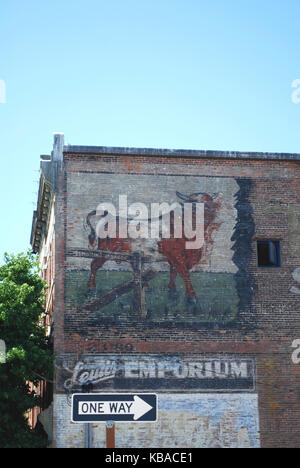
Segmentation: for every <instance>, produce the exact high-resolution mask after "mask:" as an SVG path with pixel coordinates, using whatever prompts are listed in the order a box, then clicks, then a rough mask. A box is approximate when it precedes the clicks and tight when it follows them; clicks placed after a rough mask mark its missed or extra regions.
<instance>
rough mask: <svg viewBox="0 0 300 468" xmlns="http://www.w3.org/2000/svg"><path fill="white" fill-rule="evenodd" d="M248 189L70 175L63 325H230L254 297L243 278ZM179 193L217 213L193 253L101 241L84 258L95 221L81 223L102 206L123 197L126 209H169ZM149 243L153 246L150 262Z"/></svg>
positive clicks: (176, 179) (238, 183) (171, 179)
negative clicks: (84, 321) (199, 198)
mask: <svg viewBox="0 0 300 468" xmlns="http://www.w3.org/2000/svg"><path fill="white" fill-rule="evenodd" d="M124 187H126V189H125V190H124ZM249 190H250V182H249V181H248V180H245V179H244V180H237V179H234V178H225V177H186V176H162V175H160V176H149V175H141V174H140V175H133V174H132V175H128V174H126V175H123V174H110V175H108V174H101V173H89V174H84V173H78V174H77V173H76V174H69V176H68V193H69V194H72V195H69V197H70V196H71V197H72V198H71V199H68V205H69V206H68V210H67V213H68V223H67V228H68V229H67V255H68V262H67V265H68V267H67V273H66V305H67V311H69V316H67V318H66V323H70V324H71V323H72V320H73V318H74V317H75V316H76V313H81V314H82V313H83V314H85V315H86V317H88V321H89V324H90V325H91V326H93V325H94V326H95V327H97V326H99V325H100V324H101V325H103V324H105V323H107V324H111V323H117V324H123V323H124V324H126V323H127V324H128V323H130V322H135V321H143V322H145V323H147V324H149V325H155V326H161V325H162V326H167V325H174V323H176V324H177V325H178V326H183V325H184V326H186V325H196V326H199V325H201V326H207V327H211V326H215V325H216V324H220V325H222V326H232V325H233V324H234V323H236V322H237V320H238V317H239V312H240V310H242V309H244V308H245V307H248V306H249V304H250V301H251V295H252V290H253V287H252V286H253V281H252V279H251V277H250V276H249V273H248V262H249V259H250V257H251V247H250V242H249V239H250V238H251V235H252V233H253V220H252V210H251V207H250V204H249V202H248V194H249ZM124 191H125V192H126V193H124ZM178 192H179V193H181V194H185V195H186V196H190V195H191V194H199V193H200V192H201V194H202V195H203V194H204V195H205V197H204V199H205V200H206V202H205V203H206V206H207V213H211V210H212V209H214V210H215V212H214V213H213V215H212V216H213V217H212V218H211V223H207V224H206V233H207V237H206V241H207V242H206V244H205V246H204V247H203V248H201V249H200V250H199V251H198V252H195V251H190V252H188V251H185V250H182V248H181V247H178V242H177V240H175V242H172V239H171V240H169V241H167V242H166V241H165V240H159V241H156V240H154V239H141V240H140V247H139V249H138V251H135V252H131V251H130V249H129V248H128V243H127V244H126V242H125V244H126V248H125V244H124V245H121V247H120V243H119V244H118V242H117V240H111V241H107V240H104V241H102V242H101V243H98V246H96V248H95V249H94V250H92V251H88V247H91V245H90V243H89V239H91V237H90V236H91V228H92V229H94V226H95V225H94V226H92V223H95V222H96V220H95V219H92V217H91V218H89V219H88V221H89V223H88V225H87V223H86V220H87V216H88V214H89V213H91V212H93V210H96V208H97V206H98V205H99V203H101V202H110V203H113V204H114V205H115V206H118V200H119V196H120V195H124V194H125V195H126V196H127V198H128V204H131V203H134V202H140V203H144V204H146V205H148V206H150V204H151V203H162V202H166V203H169V204H170V205H171V204H172V203H175V202H178V195H177V194H178ZM107 194H110V195H109V196H108V195H107ZM216 194H222V200H221V201H220V203H219V204H218V205H217V203H215V204H214V202H212V201H210V200H212V197H213V196H216ZM75 201H76V203H75ZM209 203H210V205H209ZM212 207H214V208H212ZM204 209H206V208H204ZM173 240H174V239H173ZM125 241H126V240H125ZM123 242H124V241H123ZM153 242H155V243H156V244H158V252H157V253H156V254H155V256H153V250H154V249H153ZM176 242H177V244H176ZM116 244H118V245H117V247H116ZM99 247H100V249H99ZM97 252H99V253H97ZM101 252H102V253H101ZM103 252H105V258H104V257H102V258H101V255H103ZM149 252H150V253H151V254H152V257H151V258H152V259H151V260H149V258H150V257H149ZM126 255H127V256H126ZM103 258H104V261H103ZM113 258H115V260H113ZM91 267H92V276H91ZM183 270H184V271H183ZM91 286H92V291H91ZM78 333H79V334H80V329H79V330H78Z"/></svg>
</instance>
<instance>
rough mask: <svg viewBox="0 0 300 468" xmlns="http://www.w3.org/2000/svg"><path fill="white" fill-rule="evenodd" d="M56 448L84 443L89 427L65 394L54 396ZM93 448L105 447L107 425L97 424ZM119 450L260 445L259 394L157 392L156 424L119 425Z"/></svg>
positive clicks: (255, 446)
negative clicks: (73, 419) (81, 421)
mask: <svg viewBox="0 0 300 468" xmlns="http://www.w3.org/2000/svg"><path fill="white" fill-rule="evenodd" d="M55 408H56V411H55V418H56V419H57V421H58V423H59V427H60V431H59V433H58V436H57V447H58V448H59V447H65V448H72V447H78V448H80V447H83V446H84V427H83V425H82V424H76V423H75V424H74V423H71V421H70V415H71V407H70V403H68V398H67V397H66V396H65V395H55ZM92 430H93V438H92V444H93V447H94V448H103V447H105V424H104V423H102V424H101V423H99V424H93V428H92ZM115 438H116V448H128V447H135V448H140V447H142V448H148V447H149V448H176V447H177V448H178V447H180V448H197V447H199V448H259V447H260V440H259V416H258V396H257V394H248V393H246V394H229V393H224V394H216V393H209V394H205V393H202V394H199V393H196V394H180V393H179V394H158V421H157V422H156V423H147V424H144V423H139V424H136V423H128V424H124V423H122V424H118V423H116V430H115Z"/></svg>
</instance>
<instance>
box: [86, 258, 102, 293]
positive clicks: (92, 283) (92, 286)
mask: <svg viewBox="0 0 300 468" xmlns="http://www.w3.org/2000/svg"><path fill="white" fill-rule="evenodd" d="M105 261H106V260H105V259H104V258H102V257H99V258H95V259H94V260H93V261H92V263H91V276H90V279H89V282H88V288H89V290H90V291H94V290H96V275H97V271H98V270H99V268H101V267H102V265H103V264H104V263H105Z"/></svg>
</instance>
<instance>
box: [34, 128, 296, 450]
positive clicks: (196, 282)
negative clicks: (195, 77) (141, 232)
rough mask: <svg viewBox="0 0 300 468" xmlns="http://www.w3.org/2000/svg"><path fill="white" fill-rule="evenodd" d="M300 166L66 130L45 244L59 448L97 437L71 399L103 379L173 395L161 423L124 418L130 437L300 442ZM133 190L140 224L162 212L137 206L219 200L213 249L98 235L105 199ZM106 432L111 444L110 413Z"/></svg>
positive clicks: (118, 436)
mask: <svg viewBox="0 0 300 468" xmlns="http://www.w3.org/2000/svg"><path fill="white" fill-rule="evenodd" d="M299 161H300V155H299V154H273V153H237V152H219V151H190V150H163V149H138V148H114V147H90V146H88V147H86V146H68V145H64V137H63V135H62V134H55V135H54V147H53V151H52V154H51V156H42V157H41V184H40V192H39V199H38V207H37V211H36V212H35V213H34V220H33V229H32V240H31V242H32V246H33V249H34V251H35V252H39V253H40V254H41V265H42V267H43V268H44V274H45V278H47V279H48V282H49V286H50V289H49V291H48V302H47V304H48V305H47V307H48V310H49V311H52V314H51V318H50V322H49V330H51V334H52V336H53V343H54V354H55V356H56V363H55V384H54V391H53V446H56V447H84V446H85V440H86V439H85V425H82V424H75V423H72V422H71V421H70V418H71V407H70V396H71V394H72V393H78V392H79V393H80V392H81V391H83V389H84V388H85V387H84V385H86V384H92V391H93V392H98V393H101V392H102V393H105V392H107V393H114V392H121V393H122V392H123V393H126V392H135V391H138V392H139V393H143V392H145V393H147V392H148V393H152V392H155V393H157V394H158V401H159V417H158V422H157V423H148V424H143V423H127V424H118V423H117V424H116V425H115V428H114V429H115V444H116V447H119V448H121V447H188V448H190V447H299V445H300V429H299V420H300V365H299V364H298V365H297V364H295V362H296V361H295V360H294V361H293V360H292V354H293V352H294V354H295V352H296V353H297V350H296V349H295V348H293V344H294V346H295V340H297V339H300V318H299V313H300V284H299V283H300V167H299ZM120 197H121V198H120ZM122 197H123V198H122ZM125 199H126V202H127V203H128V206H129V216H128V219H130V215H131V219H136V220H137V219H139V220H140V221H139V222H136V223H135V228H136V230H138V229H141V226H142V225H143V226H144V224H143V222H144V221H145V219H146V218H147V216H146V217H145V215H144V214H143V216H144V217H141V208H140V207H139V206H138V205H133V204H135V203H143V206H147V207H148V209H149V213H150V207H152V204H161V203H163V202H165V203H169V204H170V205H171V204H173V203H183V202H184V203H185V204H188V203H190V204H191V205H192V206H194V205H195V203H196V202H201V203H204V239H205V243H204V246H203V247H201V248H199V249H194V250H189V251H187V250H186V248H185V247H183V244H182V242H180V241H179V240H178V239H177V238H176V236H174V235H173V237H172V235H171V238H170V239H164V238H160V239H156V240H155V239H152V238H151V239H137V240H136V242H133V241H131V240H129V236H128V238H122V239H111V238H110V239H99V237H98V235H97V233H98V232H99V231H98V230H97V229H98V226H99V224H97V223H99V220H101V216H100V215H99V213H100V212H99V208H98V207H99V204H100V203H104V202H106V203H111V204H113V205H114V206H115V207H119V205H120V202H121V201H122V202H124V200H125ZM122 206H123V205H122ZM97 208H98V209H97ZM122 209H124V208H122ZM133 212H134V213H135V216H136V217H135V218H134V216H133ZM103 213H104V215H105V214H106V213H105V210H104V211H103V212H102V215H103ZM117 214H118V217H117V221H118V223H119V222H120V220H121V218H122V216H123V214H124V211H123V212H122V214H121V211H120V212H118V213H117ZM138 217H139V218H138ZM141 220H142V221H141ZM143 220H144V221H143ZM173 220H174V218H173ZM91 431H92V434H91V444H92V446H93V447H105V446H106V437H107V429H106V426H105V424H100V423H99V424H93V425H92V428H91Z"/></svg>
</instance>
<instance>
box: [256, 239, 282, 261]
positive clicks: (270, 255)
mask: <svg viewBox="0 0 300 468" xmlns="http://www.w3.org/2000/svg"><path fill="white" fill-rule="evenodd" d="M257 258H258V266H259V267H269V268H272V267H273V268H274V267H277V268H278V267H280V242H279V241H272V240H264V241H258V242H257Z"/></svg>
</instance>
